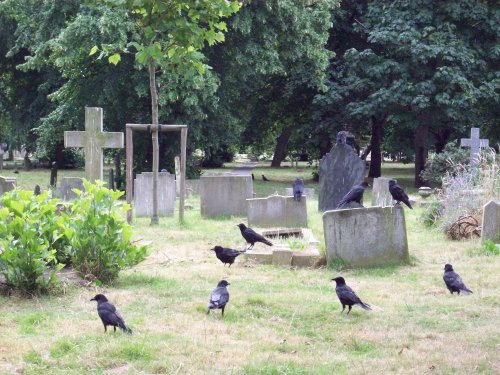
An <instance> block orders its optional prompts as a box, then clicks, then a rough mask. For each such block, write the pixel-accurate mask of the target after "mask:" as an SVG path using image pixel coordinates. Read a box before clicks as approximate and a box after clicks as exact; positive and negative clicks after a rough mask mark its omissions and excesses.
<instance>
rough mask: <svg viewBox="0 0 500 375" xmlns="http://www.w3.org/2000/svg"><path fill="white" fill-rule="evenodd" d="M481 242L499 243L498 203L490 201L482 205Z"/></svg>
mask: <svg viewBox="0 0 500 375" xmlns="http://www.w3.org/2000/svg"><path fill="white" fill-rule="evenodd" d="M481 237H482V240H483V241H485V240H490V241H493V242H494V243H496V244H498V243H500V201H499V200H491V201H489V202H488V203H486V204H485V205H484V209H483V229H482V232H481Z"/></svg>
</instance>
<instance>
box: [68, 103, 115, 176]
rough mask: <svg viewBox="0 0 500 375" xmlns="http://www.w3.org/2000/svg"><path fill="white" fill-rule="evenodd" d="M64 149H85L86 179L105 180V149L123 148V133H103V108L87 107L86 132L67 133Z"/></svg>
mask: <svg viewBox="0 0 500 375" xmlns="http://www.w3.org/2000/svg"><path fill="white" fill-rule="evenodd" d="M64 147H83V150H84V153H85V177H86V178H87V180H89V181H90V182H95V181H96V180H101V181H102V180H103V149H104V148H123V133H121V132H113V133H107V132H103V131H102V108H99V107H85V131H65V132H64Z"/></svg>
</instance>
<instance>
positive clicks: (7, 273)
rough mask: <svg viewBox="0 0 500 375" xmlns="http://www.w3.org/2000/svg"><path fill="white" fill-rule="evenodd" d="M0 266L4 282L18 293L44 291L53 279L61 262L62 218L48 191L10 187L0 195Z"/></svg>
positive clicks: (31, 293)
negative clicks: (32, 190) (58, 254)
mask: <svg viewBox="0 0 500 375" xmlns="http://www.w3.org/2000/svg"><path fill="white" fill-rule="evenodd" d="M0 204H1V205H2V206H3V207H2V208H1V209H0V269H1V272H2V274H3V275H4V277H5V279H6V282H7V283H8V284H10V285H12V286H14V287H15V288H16V289H18V290H19V291H20V292H21V293H25V294H30V295H34V294H38V293H40V292H47V291H48V290H49V289H50V288H51V287H53V286H54V284H55V283H56V282H57V277H56V275H55V273H56V272H57V271H59V270H60V269H61V268H62V267H64V264H62V263H59V262H58V259H57V253H58V250H60V251H61V254H62V253H63V252H64V247H65V240H64V239H63V230H64V218H62V217H60V216H58V215H55V208H56V203H55V200H54V199H50V198H49V196H48V193H47V192H45V193H42V194H40V195H38V196H36V195H34V194H33V193H32V192H29V191H22V190H12V191H9V192H7V193H5V194H4V195H3V196H2V197H1V198H0Z"/></svg>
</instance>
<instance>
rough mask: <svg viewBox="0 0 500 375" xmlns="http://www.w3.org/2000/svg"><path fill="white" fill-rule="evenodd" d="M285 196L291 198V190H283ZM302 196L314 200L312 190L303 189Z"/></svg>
mask: <svg viewBox="0 0 500 375" xmlns="http://www.w3.org/2000/svg"><path fill="white" fill-rule="evenodd" d="M285 195H286V196H292V197H293V188H285ZM302 196H306V197H307V198H310V199H313V198H314V188H304V194H303V195H302Z"/></svg>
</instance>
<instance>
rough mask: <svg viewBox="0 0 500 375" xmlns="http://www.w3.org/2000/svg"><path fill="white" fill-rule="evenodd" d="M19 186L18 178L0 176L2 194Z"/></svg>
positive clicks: (0, 191)
mask: <svg viewBox="0 0 500 375" xmlns="http://www.w3.org/2000/svg"><path fill="white" fill-rule="evenodd" d="M16 186H17V178H15V177H4V176H0V195H2V194H3V193H6V192H8V191H11V190H14V189H15V188H16Z"/></svg>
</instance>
